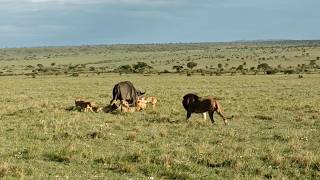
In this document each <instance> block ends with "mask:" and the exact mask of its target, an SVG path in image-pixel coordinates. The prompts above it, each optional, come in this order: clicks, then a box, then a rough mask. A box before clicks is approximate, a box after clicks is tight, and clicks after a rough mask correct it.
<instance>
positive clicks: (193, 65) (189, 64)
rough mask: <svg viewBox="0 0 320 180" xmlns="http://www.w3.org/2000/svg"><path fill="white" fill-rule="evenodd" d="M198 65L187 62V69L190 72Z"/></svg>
mask: <svg viewBox="0 0 320 180" xmlns="http://www.w3.org/2000/svg"><path fill="white" fill-rule="evenodd" d="M197 65H198V64H197V63H195V62H188V63H187V67H188V68H190V69H191V70H192V69H193V68H194V67H196V66H197Z"/></svg>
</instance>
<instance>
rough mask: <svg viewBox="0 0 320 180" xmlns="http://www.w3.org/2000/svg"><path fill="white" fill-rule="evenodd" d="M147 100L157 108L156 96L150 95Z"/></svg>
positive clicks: (153, 107)
mask: <svg viewBox="0 0 320 180" xmlns="http://www.w3.org/2000/svg"><path fill="white" fill-rule="evenodd" d="M146 102H147V103H150V104H151V105H152V109H153V110H154V109H155V108H156V104H157V102H158V99H157V98H156V97H154V96H150V97H147V99H146Z"/></svg>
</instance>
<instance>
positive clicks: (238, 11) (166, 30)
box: [0, 0, 320, 47]
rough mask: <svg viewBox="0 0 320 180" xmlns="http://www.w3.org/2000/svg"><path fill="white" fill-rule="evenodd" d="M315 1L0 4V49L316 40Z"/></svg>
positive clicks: (17, 0)
mask: <svg viewBox="0 0 320 180" xmlns="http://www.w3.org/2000/svg"><path fill="white" fill-rule="evenodd" d="M319 8H320V0H0V47H21V46H43V45H45V46H57V45H83V44H117V43H130V44H131V43H168V42H217V41H235V40H261V39H320V10H319Z"/></svg>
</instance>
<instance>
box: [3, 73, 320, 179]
mask: <svg viewBox="0 0 320 180" xmlns="http://www.w3.org/2000/svg"><path fill="white" fill-rule="evenodd" d="M122 80H130V81H132V82H133V83H134V85H135V86H136V87H138V88H139V89H144V90H147V94H148V95H153V96H157V97H158V99H159V103H158V107H157V109H156V110H155V111H152V110H151V108H150V109H148V110H147V111H144V112H135V113H132V114H130V113H129V114H123V113H113V114H110V113H84V112H77V111H67V110H65V109H66V108H68V107H70V106H72V105H73V101H74V99H75V97H77V96H80V97H83V98H85V99H88V100H94V101H96V102H97V103H98V104H100V105H102V106H104V105H106V104H107V103H108V102H109V101H110V99H111V90H112V87H113V85H114V84H115V83H117V82H119V81H122ZM0 82H1V86H0V123H1V127H0V134H1V136H0V177H2V178H6V179H10V178H27V179H29V178H30V179H31V178H37V179H39V178H42V179H48V178H49V179H52V178H59V179H60V178H62V179H66V178H71V179H128V178H133V179H136V178H143V179H145V178H148V177H149V178H150V177H153V178H155V179H159V178H164V179H167V178H168V179H261V178H276V179H282V178H284V179H319V178H320V148H319V147H320V131H319V129H320V98H319V97H320V86H319V84H320V75H319V74H305V75H304V78H302V79H298V76H297V75H271V76H264V75H256V76H253V75H246V76H196V75H195V76H190V77H187V76H185V75H178V74H170V75H166V74H162V75H151V76H143V75H122V76H119V75H117V74H103V75H99V76H98V75H94V74H89V75H80V76H79V77H67V76H63V75H59V76H38V77H36V78H31V77H27V76H2V77H0ZM189 92H196V93H198V94H199V95H201V96H205V95H213V96H215V97H217V98H218V99H220V101H221V104H222V107H223V109H224V111H225V113H226V114H227V115H234V116H235V118H234V119H233V120H232V121H230V125H229V126H224V125H223V122H222V120H221V118H220V117H216V123H215V124H214V125H212V124H211V123H210V121H209V120H207V121H205V120H203V119H202V117H201V115H196V114H195V115H192V117H191V121H186V120H185V115H186V113H185V111H184V109H183V107H182V105H181V100H182V96H183V95H184V94H186V93H189Z"/></svg>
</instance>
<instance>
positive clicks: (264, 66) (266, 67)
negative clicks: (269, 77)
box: [257, 63, 272, 72]
mask: <svg viewBox="0 0 320 180" xmlns="http://www.w3.org/2000/svg"><path fill="white" fill-rule="evenodd" d="M257 69H258V70H262V71H263V72H266V71H267V70H270V69H272V68H271V67H270V66H269V64H267V63H261V64H259V65H258V66H257Z"/></svg>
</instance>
